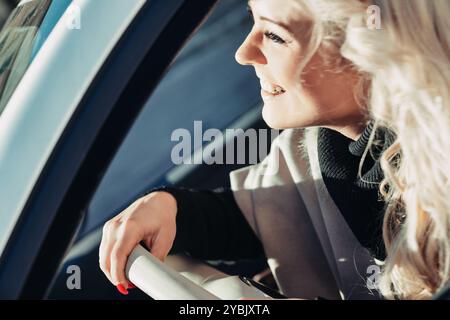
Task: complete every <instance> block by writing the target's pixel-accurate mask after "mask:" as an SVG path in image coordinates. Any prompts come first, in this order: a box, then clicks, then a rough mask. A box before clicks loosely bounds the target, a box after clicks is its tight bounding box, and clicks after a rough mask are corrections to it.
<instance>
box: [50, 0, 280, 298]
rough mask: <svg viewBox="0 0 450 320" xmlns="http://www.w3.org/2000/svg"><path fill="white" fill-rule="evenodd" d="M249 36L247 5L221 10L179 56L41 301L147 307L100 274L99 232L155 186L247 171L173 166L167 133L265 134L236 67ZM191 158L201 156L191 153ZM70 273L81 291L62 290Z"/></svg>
mask: <svg viewBox="0 0 450 320" xmlns="http://www.w3.org/2000/svg"><path fill="white" fill-rule="evenodd" d="M250 28H251V19H250V17H249V16H248V15H247V12H246V3H245V2H243V1H240V0H232V1H222V2H219V4H218V5H217V6H216V7H215V9H214V10H213V12H212V14H211V15H210V16H209V18H208V19H207V20H206V21H205V22H204V24H203V25H202V26H201V28H199V30H198V31H197V32H196V34H195V35H194V36H193V37H192V38H191V39H190V40H189V41H188V43H187V44H186V46H185V47H184V48H183V50H181V52H180V53H179V54H178V56H177V58H176V59H175V61H174V62H173V63H172V65H171V67H170V68H169V70H168V72H167V73H166V75H165V77H164V78H163V79H162V80H161V82H160V83H159V85H158V87H157V89H156V91H155V92H154V93H153V94H152V96H151V97H150V99H149V101H148V102H147V104H146V105H145V107H144V109H143V111H142V112H141V114H140V115H139V117H138V119H137V120H136V122H135V124H134V125H133V127H132V129H131V130H130V132H129V133H128V135H127V137H126V139H125V140H124V141H123V143H122V144H121V146H120V148H119V151H118V152H117V154H116V155H115V158H114V160H113V161H112V162H111V164H110V166H109V168H108V170H107V171H106V174H105V175H104V178H103V180H102V182H101V184H100V185H99V187H98V189H97V191H96V193H95V195H94V197H93V198H92V200H91V202H90V205H89V207H88V209H87V211H86V214H85V217H84V220H83V222H82V224H81V225H80V226H79V231H78V233H77V237H76V239H75V241H74V242H73V246H72V247H71V249H70V251H69V252H68V253H67V255H66V257H65V260H64V262H63V263H62V264H61V266H60V268H59V272H58V274H57V275H56V276H55V278H54V282H53V284H52V286H51V288H50V290H49V292H48V293H47V296H48V298H49V299H149V297H148V296H147V295H146V294H145V293H143V292H141V291H140V290H132V291H130V294H129V295H128V296H123V295H120V294H119V293H118V292H117V290H116V288H115V287H114V286H113V285H111V284H110V283H109V281H108V280H107V278H106V277H105V276H104V275H103V273H102V272H101V270H100V268H99V266H98V248H99V244H100V240H101V234H102V227H103V224H104V223H105V222H106V221H108V220H109V219H111V218H112V217H113V216H115V215H116V214H118V213H119V212H121V211H122V210H123V209H125V208H126V207H127V206H128V205H130V204H131V203H132V202H133V201H134V200H136V197H137V195H139V194H141V193H142V192H144V191H146V190H150V189H152V188H154V187H159V186H180V187H185V188H194V189H214V188H218V187H229V177H228V174H229V172H230V171H232V170H235V169H238V168H241V167H243V166H247V165H249V164H253V163H249V159H248V157H247V159H246V163H243V164H236V163H237V161H234V162H233V163H235V164H225V165H224V164H213V165H207V164H199V165H195V164H181V165H175V164H173V162H172V161H171V158H170V157H171V150H172V148H173V147H174V145H175V144H176V142H174V141H171V134H172V132H173V131H174V130H176V129H178V128H183V129H187V130H189V131H190V132H191V134H192V135H193V127H194V121H202V125H203V130H206V129H209V128H217V129H219V130H221V131H224V130H225V129H229V128H235V129H243V130H246V129H249V128H253V129H256V130H257V132H258V129H268V127H267V125H266V124H265V123H264V121H263V119H262V117H261V101H260V94H259V90H260V89H259V85H258V82H257V79H256V77H255V75H254V72H253V70H251V68H249V67H242V66H239V65H238V64H237V63H236V62H235V60H234V53H235V51H236V49H237V48H238V47H239V45H240V44H241V42H242V41H243V39H244V38H245V36H246V34H247V32H248V30H249V29H250ZM218 84H220V85H218ZM258 139H264V140H265V141H263V143H266V144H267V149H269V148H270V144H271V141H272V139H273V137H271V136H270V135H269V136H268V137H264V138H263V137H258ZM234 140H236V138H235V139H234ZM234 140H233V139H231V140H229V141H225V142H224V141H212V142H208V143H204V146H205V147H206V145H209V147H211V146H213V147H214V148H215V150H218V149H219V148H220V149H221V150H222V151H221V152H223V154H226V149H227V148H226V146H227V144H230V143H233V142H234ZM260 145H261V142H260V143H258V146H260ZM245 146H246V155H248V154H249V152H250V151H252V152H254V151H255V150H250V145H249V143H248V141H247V143H246V144H245ZM196 152H201V150H192V153H196ZM256 152H258V151H256ZM234 154H236V152H234ZM258 154H259V153H258ZM258 160H261V159H258ZM207 263H208V264H210V265H212V266H214V267H215V268H217V269H219V270H221V271H223V272H225V273H227V274H230V275H243V276H246V277H252V276H253V275H255V274H258V273H260V272H262V271H264V270H267V264H266V261H265V260H257V261H208V262H207ZM71 265H77V266H79V267H80V270H81V274H82V283H81V286H82V287H81V290H70V289H68V286H67V285H66V281H67V276H68V267H69V266H71Z"/></svg>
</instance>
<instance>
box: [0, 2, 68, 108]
mask: <svg viewBox="0 0 450 320" xmlns="http://www.w3.org/2000/svg"><path fill="white" fill-rule="evenodd" d="M70 2H71V0H58V1H54V2H53V1H52V0H24V1H21V2H20V4H19V5H18V6H17V8H16V9H15V10H14V11H13V12H12V13H11V16H10V17H9V19H8V21H7V22H6V24H5V27H4V28H3V30H2V31H1V33H0V115H1V114H2V112H3V111H4V109H5V106H6V105H7V103H8V101H9V99H10V97H11V96H12V94H13V93H14V90H15V89H16V87H17V85H18V84H19V82H20V80H21V79H22V77H23V75H24V74H25V72H26V70H27V69H28V67H29V65H30V63H31V62H32V61H33V59H34V57H35V56H36V54H37V52H38V51H39V49H40V48H41V47H42V45H43V43H44V41H45V40H46V39H47V37H48V35H49V33H50V32H49V30H51V29H53V27H54V25H55V24H56V23H57V21H58V20H59V18H60V17H61V15H62V14H63V12H64V11H65V9H67V7H68V6H69V4H70Z"/></svg>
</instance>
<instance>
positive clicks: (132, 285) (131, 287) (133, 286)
mask: <svg viewBox="0 0 450 320" xmlns="http://www.w3.org/2000/svg"><path fill="white" fill-rule="evenodd" d="M134 288H136V286H135V285H134V284H133V283H132V282H130V281H128V289H134Z"/></svg>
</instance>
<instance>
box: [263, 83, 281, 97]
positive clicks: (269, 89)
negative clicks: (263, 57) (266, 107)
mask: <svg viewBox="0 0 450 320" xmlns="http://www.w3.org/2000/svg"><path fill="white" fill-rule="evenodd" d="M261 88H262V89H263V90H264V91H265V92H266V93H269V94H271V95H274V96H276V95H280V94H282V93H285V92H286V91H285V90H284V89H283V88H282V87H280V86H277V85H272V84H271V83H269V82H267V81H264V80H261Z"/></svg>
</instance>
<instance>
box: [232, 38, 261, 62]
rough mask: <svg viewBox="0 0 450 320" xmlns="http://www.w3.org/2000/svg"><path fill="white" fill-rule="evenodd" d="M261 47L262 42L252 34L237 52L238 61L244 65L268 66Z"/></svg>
mask: <svg viewBox="0 0 450 320" xmlns="http://www.w3.org/2000/svg"><path fill="white" fill-rule="evenodd" d="M259 45H260V41H258V39H256V38H255V36H254V35H253V34H252V33H250V34H249V35H248V36H247V38H246V39H245V41H244V42H243V43H242V44H241V46H240V47H239V49H238V50H237V51H236V55H235V58H236V61H237V62H238V63H239V64H242V65H256V64H267V60H266V57H265V56H264V54H263V53H262V51H261V49H260V47H259Z"/></svg>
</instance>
